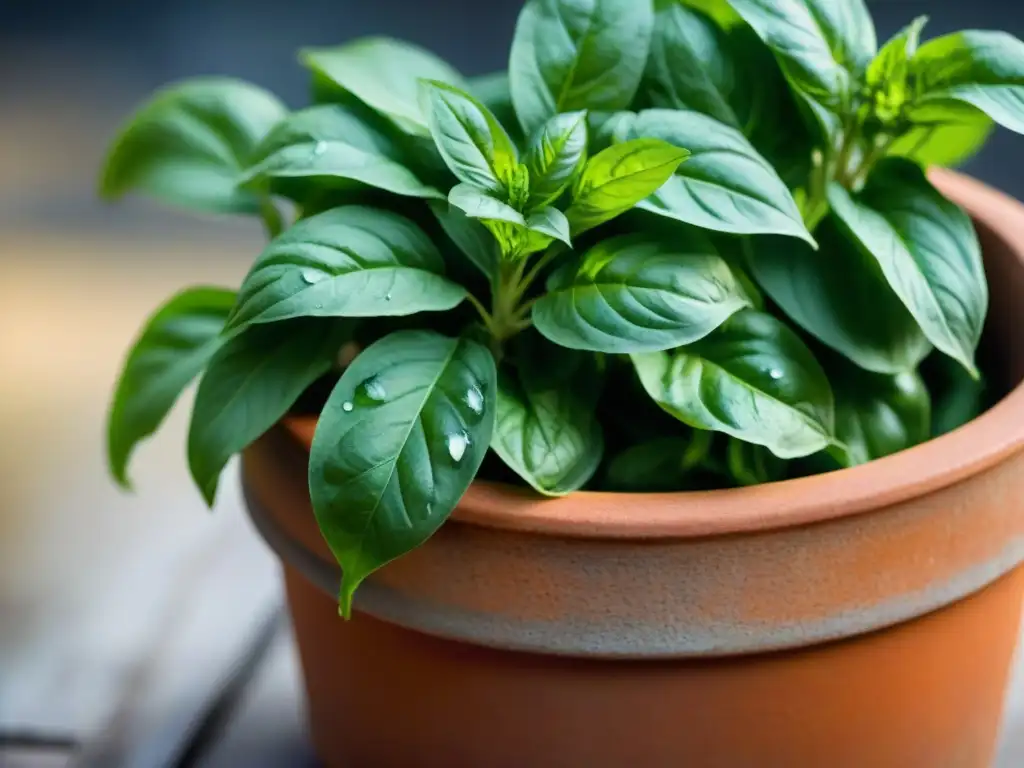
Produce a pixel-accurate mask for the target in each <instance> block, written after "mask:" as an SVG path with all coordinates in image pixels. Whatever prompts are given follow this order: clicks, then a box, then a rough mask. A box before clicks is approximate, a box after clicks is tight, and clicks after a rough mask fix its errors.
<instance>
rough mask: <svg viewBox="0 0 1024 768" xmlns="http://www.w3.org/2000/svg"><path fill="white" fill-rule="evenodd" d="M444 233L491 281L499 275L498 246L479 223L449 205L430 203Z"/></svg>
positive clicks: (485, 228)
mask: <svg viewBox="0 0 1024 768" xmlns="http://www.w3.org/2000/svg"><path fill="white" fill-rule="evenodd" d="M430 210H431V211H432V212H433V214H434V216H435V217H436V218H437V221H438V223H440V225H441V228H442V229H443V230H444V233H445V234H446V235H448V237H449V238H450V239H451V241H452V242H453V243H455V245H456V246H457V247H458V248H459V250H460V251H462V253H464V254H465V255H466V257H467V258H468V259H469V260H470V261H471V262H473V264H474V265H475V266H476V268H477V269H479V270H480V271H481V272H483V274H484V276H485V277H487V278H488V279H489V280H493V279H494V278H495V277H496V276H497V274H498V259H499V258H500V254H499V253H498V245H497V243H496V242H495V240H494V237H492V236H491V233H490V232H488V231H487V227H485V226H484V225H483V224H481V223H480V222H479V221H476V220H474V219H471V218H470V217H469V216H467V215H466V214H465V213H463V212H462V211H460V210H459V209H458V208H456V207H455V206H452V205H450V204H448V203H437V202H431V203H430Z"/></svg>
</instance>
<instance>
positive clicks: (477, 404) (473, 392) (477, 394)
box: [466, 386, 484, 416]
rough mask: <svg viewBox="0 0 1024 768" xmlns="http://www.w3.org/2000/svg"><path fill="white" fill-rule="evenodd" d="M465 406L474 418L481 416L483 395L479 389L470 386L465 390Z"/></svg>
mask: <svg viewBox="0 0 1024 768" xmlns="http://www.w3.org/2000/svg"><path fill="white" fill-rule="evenodd" d="M466 405H467V406H468V407H469V410H471V411H472V412H473V413H474V414H475V415H476V416H482V415H483V413H484V393H483V392H481V391H480V387H477V386H472V387H470V388H469V389H467V390H466Z"/></svg>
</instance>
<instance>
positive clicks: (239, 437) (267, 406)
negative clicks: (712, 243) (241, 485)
mask: <svg viewBox="0 0 1024 768" xmlns="http://www.w3.org/2000/svg"><path fill="white" fill-rule="evenodd" d="M350 335H351V329H350V327H349V326H348V325H347V324H345V323H344V321H337V320H333V321H332V320H323V319H321V318H305V317H304V318H296V319H294V320H286V321H284V322H280V323H270V324H267V325H257V326H254V327H252V328H250V329H249V330H247V331H246V332H245V333H242V334H241V335H239V336H235V337H234V338H232V339H229V340H228V341H226V342H225V343H224V344H223V346H221V347H220V348H219V349H218V350H217V352H216V353H215V354H214V355H213V357H212V358H211V359H210V362H209V363H208V364H207V366H206V372H205V373H204V374H203V378H202V379H201V380H200V381H199V388H198V389H197V390H196V401H195V405H194V406H193V408H192V422H191V426H190V427H189V433H188V464H189V469H190V470H191V472H192V477H193V478H194V479H195V481H196V485H197V486H199V489H200V491H202V494H203V497H204V498H205V499H206V503H207V504H209V505H210V506H211V507H212V506H213V502H214V498H215V497H216V495H217V484H218V481H219V479H220V475H221V472H222V471H223V469H224V466H225V465H226V464H227V463H228V460H229V459H230V458H231V457H232V456H234V455H235V454H236V453H239V452H241V451H242V450H243V449H244V448H245V447H246V446H248V445H249V444H250V443H252V442H253V441H254V440H256V439H257V438H258V437H259V436H260V435H262V434H263V433H264V432H266V431H267V430H268V429H270V428H271V427H272V426H274V424H276V423H277V422H278V421H279V420H280V419H281V417H282V416H284V415H285V414H286V413H287V412H288V409H289V408H291V407H292V406H293V405H294V404H295V401H296V400H298V398H299V396H300V395H301V394H302V393H303V392H304V391H305V390H306V388H307V387H309V386H310V385H311V384H313V382H315V381H316V380H317V379H319V378H320V377H321V376H323V375H324V374H326V373H327V372H328V371H329V370H330V369H331V367H332V366H333V365H334V364H335V362H336V360H337V358H338V351H339V350H340V349H341V345H342V344H343V343H344V342H345V341H346V340H347V339H348V338H349V336H350Z"/></svg>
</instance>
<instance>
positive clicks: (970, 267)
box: [829, 159, 988, 371]
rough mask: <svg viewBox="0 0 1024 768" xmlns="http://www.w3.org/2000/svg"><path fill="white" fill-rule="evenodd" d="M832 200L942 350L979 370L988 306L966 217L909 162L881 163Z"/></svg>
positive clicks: (834, 191)
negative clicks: (854, 189)
mask: <svg viewBox="0 0 1024 768" xmlns="http://www.w3.org/2000/svg"><path fill="white" fill-rule="evenodd" d="M829 203H830V204H831V206H832V210H833V211H835V214H836V216H837V219H838V220H839V221H840V222H842V224H843V225H844V227H845V228H846V229H847V231H848V232H849V234H850V235H851V237H852V238H853V239H854V240H855V241H856V242H857V244H858V245H859V246H860V247H861V248H862V249H863V250H864V251H865V253H867V254H869V255H871V256H872V257H873V258H874V259H875V260H876V261H877V263H878V266H879V267H880V269H881V271H882V274H883V275H884V276H885V278H886V280H887V281H888V283H889V285H890V286H891V288H892V290H893V291H894V292H895V293H896V295H897V296H898V297H899V298H900V300H901V301H902V302H903V304H904V305H905V306H906V307H907V309H908V310H909V311H910V314H911V315H913V316H914V319H915V320H917V322H918V324H919V325H920V326H921V330H922V331H923V332H924V335H925V336H926V337H927V338H928V340H929V341H930V342H931V343H932V344H933V345H934V346H935V347H936V348H937V349H939V350H940V351H942V352H945V353H946V354H947V355H949V356H950V357H952V358H954V359H956V360H958V361H959V362H960V363H962V364H963V366H964V367H965V368H967V369H968V370H969V371H975V365H974V350H975V348H976V347H977V346H978V340H979V339H980V338H981V330H982V326H983V325H984V322H985V313H986V311H987V310H988V283H987V282H986V280H985V270H984V267H983V265H982V262H981V246H980V245H979V244H978V237H977V235H976V234H975V232H974V226H973V225H972V224H971V220H970V218H969V217H968V216H967V214H966V213H965V212H964V211H963V210H962V209H961V208H959V207H958V206H957V205H956V204H955V203H952V202H950V201H949V200H947V199H946V198H945V197H943V196H942V194H941V193H940V192H939V191H938V190H936V189H935V188H934V187H933V186H932V185H931V184H930V183H929V182H928V180H927V178H925V175H924V172H923V171H922V170H921V169H920V168H919V167H918V166H916V165H914V164H913V163H910V162H908V161H906V160H897V159H891V160H887V161H885V162H884V163H882V164H880V165H879V166H877V167H876V168H875V170H874V172H873V173H872V175H871V177H870V179H869V180H868V184H867V186H865V188H864V190H863V191H862V192H861V193H860V194H859V195H857V196H856V197H852V196H851V195H850V194H849V193H848V192H846V191H845V190H844V189H843V188H842V187H839V186H838V185H833V186H832V187H831V188H830V189H829Z"/></svg>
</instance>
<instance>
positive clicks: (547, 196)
mask: <svg viewBox="0 0 1024 768" xmlns="http://www.w3.org/2000/svg"><path fill="white" fill-rule="evenodd" d="M523 159H524V162H525V163H526V166H527V167H528V168H529V169H530V198H529V205H530V206H531V207H537V208H539V207H543V206H545V205H548V204H550V203H552V202H554V201H555V200H556V199H557V198H558V197H559V195H561V194H562V192H564V191H565V190H566V188H568V187H569V185H570V184H572V182H573V180H574V179H575V178H576V176H577V174H579V172H580V170H581V169H582V167H583V164H584V163H585V162H586V161H587V113H586V112H568V113H566V114H562V115H556V116H555V117H552V118H551V119H550V120H548V121H547V122H546V123H544V124H543V125H542V126H541V128H540V130H539V131H538V132H537V135H535V136H534V137H533V138H532V139H531V141H530V146H529V147H528V148H527V150H526V155H525V157H524V158H523Z"/></svg>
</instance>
